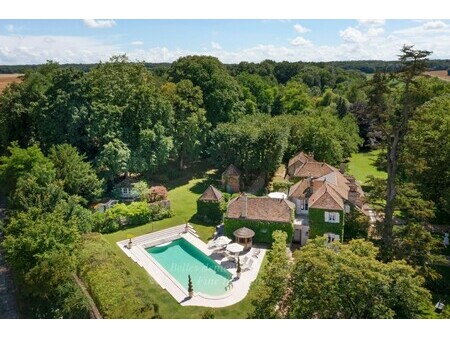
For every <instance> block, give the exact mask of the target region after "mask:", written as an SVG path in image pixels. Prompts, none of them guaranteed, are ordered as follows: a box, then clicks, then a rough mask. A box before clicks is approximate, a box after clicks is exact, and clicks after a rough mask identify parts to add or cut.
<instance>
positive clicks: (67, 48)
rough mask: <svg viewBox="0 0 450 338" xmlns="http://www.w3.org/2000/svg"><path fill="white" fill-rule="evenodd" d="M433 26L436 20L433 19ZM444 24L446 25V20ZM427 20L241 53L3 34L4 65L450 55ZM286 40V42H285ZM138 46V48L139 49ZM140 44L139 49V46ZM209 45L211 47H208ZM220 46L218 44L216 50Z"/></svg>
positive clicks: (0, 59)
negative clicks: (415, 52)
mask: <svg viewBox="0 0 450 338" xmlns="http://www.w3.org/2000/svg"><path fill="white" fill-rule="evenodd" d="M428 22H430V21H428ZM443 22H444V23H446V21H444V20H443ZM425 23H427V22H417V23H412V25H416V26H413V27H409V28H405V29H401V30H397V31H394V32H389V31H387V29H386V31H384V32H383V31H382V27H380V26H373V25H372V26H370V25H369V26H358V27H348V28H346V29H344V30H342V31H341V32H339V33H338V34H340V35H341V37H342V40H340V42H338V43H337V44H333V45H331V44H330V45H318V44H316V43H314V42H313V41H314V40H313V41H310V40H307V39H305V38H304V37H302V36H297V37H295V38H294V39H292V40H290V41H289V42H286V43H284V45H275V44H259V45H251V46H248V47H246V48H240V49H236V50H227V49H224V48H222V49H217V48H216V49H214V48H213V44H212V42H210V43H209V44H205V45H203V46H201V47H199V48H198V49H188V48H186V49H169V48H166V47H164V46H160V47H155V48H145V45H141V46H140V47H139V48H135V47H133V45H130V42H126V43H124V44H121V43H120V42H119V41H118V42H117V44H116V43H111V42H105V41H115V40H100V38H90V37H81V36H78V37H77V36H56V35H42V36H31V35H15V34H8V33H5V34H3V35H0V64H31V63H45V62H46V60H55V61H58V62H60V63H95V62H98V61H100V60H101V61H105V60H108V59H109V58H110V57H111V56H112V55H117V54H124V53H127V55H128V56H129V57H130V59H131V60H143V61H147V62H172V61H174V60H176V59H178V58H179V57H181V56H186V55H194V54H197V55H212V56H215V57H217V58H219V59H220V60H221V61H222V62H224V63H239V62H241V61H249V62H260V61H262V60H264V59H271V60H274V61H283V60H286V61H299V60H301V61H332V60H395V59H397V55H398V54H399V53H400V48H401V47H402V46H403V44H413V45H414V46H415V48H417V49H426V50H431V51H433V54H432V57H433V58H441V59H445V58H448V55H450V39H448V36H450V24H447V27H444V28H442V29H439V30H436V29H426V28H425V27H424V25H425ZM285 41H286V40H285ZM135 46H136V45H135ZM138 46H139V45H138ZM202 47H205V49H202ZM216 47H217V46H216Z"/></svg>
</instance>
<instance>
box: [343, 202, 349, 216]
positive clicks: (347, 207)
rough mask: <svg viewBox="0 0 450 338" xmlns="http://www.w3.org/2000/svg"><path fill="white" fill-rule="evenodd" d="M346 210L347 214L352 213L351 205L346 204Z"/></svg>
mask: <svg viewBox="0 0 450 338" xmlns="http://www.w3.org/2000/svg"><path fill="white" fill-rule="evenodd" d="M344 208H345V212H346V213H347V214H348V213H350V205H348V204H346V205H345V206H344Z"/></svg>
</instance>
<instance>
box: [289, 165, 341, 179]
mask: <svg viewBox="0 0 450 338" xmlns="http://www.w3.org/2000/svg"><path fill="white" fill-rule="evenodd" d="M333 171H337V169H336V168H334V167H332V166H331V165H329V164H327V163H325V162H312V161H309V162H306V163H305V164H304V165H302V166H301V167H299V168H297V170H296V171H295V173H294V177H308V176H311V177H312V178H318V177H322V176H325V175H328V174H329V173H332V172H333Z"/></svg>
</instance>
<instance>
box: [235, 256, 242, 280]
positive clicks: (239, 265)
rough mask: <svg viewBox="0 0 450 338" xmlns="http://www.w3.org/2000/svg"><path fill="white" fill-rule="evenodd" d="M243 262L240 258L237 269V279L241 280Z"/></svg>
mask: <svg viewBox="0 0 450 338" xmlns="http://www.w3.org/2000/svg"><path fill="white" fill-rule="evenodd" d="M241 271H242V270H241V260H240V259H239V257H238V260H237V269H236V276H237V278H241Z"/></svg>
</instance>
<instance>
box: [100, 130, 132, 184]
mask: <svg viewBox="0 0 450 338" xmlns="http://www.w3.org/2000/svg"><path fill="white" fill-rule="evenodd" d="M130 154H131V152H130V149H129V148H128V146H127V145H126V144H125V143H123V142H122V141H121V140H119V139H113V140H112V141H111V142H109V143H107V144H105V145H104V146H103V150H102V151H101V152H100V155H99V157H98V162H97V165H98V167H99V168H100V170H101V171H104V172H106V175H107V177H108V178H109V180H110V181H111V182H112V181H113V180H114V177H115V176H116V175H119V174H121V173H123V172H128V170H129V160H130Z"/></svg>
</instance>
